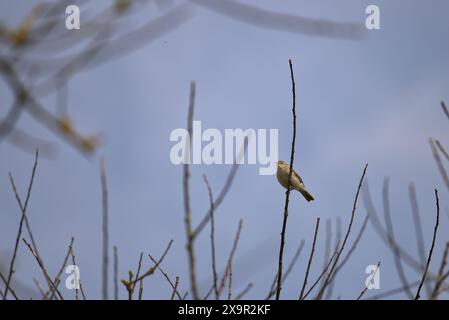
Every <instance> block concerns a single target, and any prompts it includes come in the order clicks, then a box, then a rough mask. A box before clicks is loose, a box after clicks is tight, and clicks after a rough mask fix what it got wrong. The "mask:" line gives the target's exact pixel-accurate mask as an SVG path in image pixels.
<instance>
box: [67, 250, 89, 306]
mask: <svg viewBox="0 0 449 320" xmlns="http://www.w3.org/2000/svg"><path fill="white" fill-rule="evenodd" d="M70 255H71V256H72V264H73V265H74V266H77V264H76V258H75V250H74V249H73V246H70ZM76 279H77V280H78V283H77V284H78V286H79V290H78V286H76V288H75V297H76V300H79V292H80V291H81V296H82V297H83V300H86V295H85V294H84V290H83V284H82V283H81V278H78V275H77V277H76Z"/></svg>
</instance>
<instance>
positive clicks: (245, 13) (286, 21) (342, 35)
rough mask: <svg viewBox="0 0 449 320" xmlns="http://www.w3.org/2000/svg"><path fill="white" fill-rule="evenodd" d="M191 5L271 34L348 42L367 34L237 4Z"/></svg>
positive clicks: (210, 0)
mask: <svg viewBox="0 0 449 320" xmlns="http://www.w3.org/2000/svg"><path fill="white" fill-rule="evenodd" d="M189 1H190V2H192V3H194V4H196V5H198V6H200V7H202V8H205V9H208V10H211V11H213V12H215V13H218V14H221V15H223V16H226V17H228V18H231V19H235V20H238V21H241V22H245V23H249V24H251V25H254V26H258V27H262V28H267V29H272V30H281V31H288V32H294V33H300V34H305V35H308V36H318V37H329V38H337V39H348V40H357V39H361V38H362V37H363V36H364V34H365V33H364V29H363V25H362V24H361V23H345V22H332V21H329V20H323V19H312V18H306V17H300V16H295V15H290V14H283V13H275V12H272V11H268V10H264V9H260V8H257V7H255V6H252V5H248V4H243V3H240V2H237V1H234V0H227V1H220V0H189Z"/></svg>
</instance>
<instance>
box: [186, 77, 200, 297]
mask: <svg viewBox="0 0 449 320" xmlns="http://www.w3.org/2000/svg"><path fill="white" fill-rule="evenodd" d="M195 89H196V85H195V82H194V81H192V82H191V83H190V98H189V111H188V115H187V131H188V133H189V139H188V140H187V142H186V144H188V146H186V148H185V150H186V155H188V158H187V159H184V174H183V195H184V222H185V229H186V236H187V255H188V259H189V274H190V288H191V291H192V296H193V299H194V300H198V299H199V293H198V287H197V283H196V268H195V251H194V246H193V240H194V239H193V232H192V220H191V211H190V189H189V178H190V172H189V162H190V153H191V152H190V150H191V146H190V139H191V138H192V133H193V111H194V108H195V91H196V90H195Z"/></svg>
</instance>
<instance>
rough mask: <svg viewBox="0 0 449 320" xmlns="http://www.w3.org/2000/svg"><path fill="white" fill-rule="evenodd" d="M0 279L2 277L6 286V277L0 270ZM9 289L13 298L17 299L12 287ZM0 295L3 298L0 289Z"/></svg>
mask: <svg viewBox="0 0 449 320" xmlns="http://www.w3.org/2000/svg"><path fill="white" fill-rule="evenodd" d="M0 279H2V282H3V284H4V285H5V286H6V278H5V276H4V275H3V274H2V273H1V272H0ZM9 291H10V292H11V294H12V296H13V297H14V299H16V300H19V297H18V296H17V295H16V292H15V291H14V290H13V288H9ZM0 296H1V297H2V298H3V297H4V295H3V292H1V290H0Z"/></svg>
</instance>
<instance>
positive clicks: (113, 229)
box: [0, 0, 449, 299]
mask: <svg viewBox="0 0 449 320" xmlns="http://www.w3.org/2000/svg"><path fill="white" fill-rule="evenodd" d="M35 2H36V1H34V2H33V1H26V2H25V1H20V2H14V3H15V5H14V6H11V3H12V1H6V0H3V1H1V2H0V20H1V21H2V22H4V23H5V24H7V25H14V24H16V23H17V22H18V21H20V19H21V18H22V17H24V16H25V15H26V13H27V12H28V10H29V9H30V8H31V7H32V3H35ZM175 2H176V1H175ZM242 2H243V1H242ZM244 2H245V3H248V2H249V1H244ZM369 4H376V5H378V6H379V7H380V10H381V29H380V30H376V31H368V32H367V36H366V37H365V38H364V39H362V40H359V41H352V40H337V39H329V38H323V37H310V36H306V35H302V34H296V33H290V32H283V31H278V30H270V29H264V28H260V27H257V26H253V25H250V24H246V23H244V22H241V21H237V20H234V19H230V18H228V17H224V16H221V15H218V14H216V13H213V12H211V11H209V10H205V9H203V8H199V7H196V6H194V5H192V10H193V11H192V12H193V15H192V17H191V18H190V19H189V20H188V21H187V22H185V23H184V24H182V25H181V26H180V27H179V28H177V29H175V30H173V31H172V32H170V33H168V34H166V35H164V36H163V37H161V38H158V39H156V40H155V41H153V42H151V43H149V44H148V45H146V46H144V47H142V48H141V49H139V50H137V51H135V52H133V53H131V54H129V55H126V56H124V57H122V58H120V59H117V60H113V61H109V62H106V63H104V64H102V65H100V66H98V67H96V68H94V69H91V70H88V71H86V72H82V73H80V74H79V75H77V76H76V77H75V78H74V79H73V80H72V81H71V82H70V83H69V86H68V96H69V104H68V109H69V112H70V115H71V116H72V118H73V120H74V121H75V123H76V125H77V127H78V128H79V130H80V131H81V132H86V133H90V132H100V133H101V134H102V135H103V136H104V137H105V144H104V145H103V146H102V147H101V148H100V150H99V151H98V153H97V155H95V156H94V157H92V158H86V157H84V156H82V155H80V154H79V153H78V152H77V151H76V150H74V149H72V148H71V147H70V146H68V145H66V144H64V143H63V142H62V141H61V140H60V139H59V138H58V137H55V136H54V135H53V134H52V133H50V132H48V131H47V130H46V129H44V128H42V127H41V126H40V125H39V124H37V123H36V122H35V121H34V120H33V119H32V118H30V117H29V116H28V115H24V116H23V117H22V118H21V120H20V122H19V126H20V127H21V128H24V129H26V130H27V132H32V133H33V134H35V135H36V136H38V137H40V138H44V139H47V140H49V141H52V142H54V143H55V145H56V146H57V147H58V154H57V157H56V158H55V159H52V160H46V159H44V158H42V159H41V160H40V163H39V167H38V174H37V177H36V182H35V186H34V189H33V194H32V198H31V202H30V207H29V219H30V222H31V225H32V226H33V230H34V233H35V237H36V239H37V242H38V245H39V247H40V251H41V254H42V256H43V257H44V259H45V261H46V263H47V264H48V266H49V269H50V270H52V271H53V272H56V270H57V268H58V267H59V265H60V264H61V262H62V259H63V257H64V255H65V252H66V249H67V245H68V241H69V238H70V236H72V235H73V236H75V249H76V254H77V260H78V264H79V266H80V269H81V277H82V281H83V282H84V283H85V288H86V292H87V295H88V296H89V297H100V292H101V281H100V279H101V277H100V274H101V190H100V179H99V159H100V156H104V158H105V162H106V171H107V177H108V185H109V200H110V237H111V239H110V242H111V245H112V244H113V245H117V246H118V250H119V258H120V276H121V277H122V278H123V277H125V276H126V272H127V270H129V269H130V268H132V269H133V270H135V268H136V266H137V261H138V256H139V254H140V252H142V251H143V252H144V253H151V254H152V255H159V254H160V253H161V252H162V251H163V249H164V248H165V246H166V244H167V242H168V241H169V240H170V239H173V240H174V244H173V247H172V250H171V251H170V253H169V255H168V256H167V258H166V260H165V261H164V264H163V266H164V268H165V269H166V271H167V272H168V274H170V275H171V276H172V277H173V278H174V277H175V276H180V278H181V282H180V286H181V288H182V291H185V290H187V289H188V280H187V279H188V276H187V256H186V252H185V249H184V246H185V235H184V224H183V203H182V184H181V179H182V168H181V167H180V166H174V165H173V164H171V162H170V159H169V153H170V149H171V147H172V146H173V143H172V142H170V140H169V136H170V132H171V131H172V130H173V129H176V128H183V127H185V125H186V117H187V104H188V95H189V83H190V81H191V80H195V81H196V84H197V99H196V109H195V116H194V119H195V120H201V121H202V125H203V127H204V128H217V129H219V130H224V129H226V128H243V129H246V128H254V129H259V128H261V129H270V128H275V129H278V130H279V157H280V159H285V160H287V159H288V158H289V151H290V143H291V84H290V74H289V67H288V59H292V61H293V63H294V69H295V77H296V85H297V109H298V110H297V112H298V120H297V121H298V133H297V145H296V148H297V149H296V150H297V153H296V158H295V167H296V168H297V169H298V171H299V172H300V174H301V176H302V178H303V179H304V181H305V183H306V185H307V187H308V189H310V192H311V193H312V194H313V195H314V196H315V198H316V201H314V202H312V203H306V202H305V201H304V200H303V199H302V198H301V197H299V196H298V195H297V194H294V195H293V196H292V200H291V203H290V216H289V225H288V229H287V247H286V258H287V260H289V258H290V257H291V255H292V254H293V253H294V251H295V250H296V247H297V246H298V244H299V242H300V240H301V239H305V240H306V245H305V251H304V252H303V255H302V257H301V259H300V262H299V264H298V265H297V267H296V268H295V269H294V271H293V272H292V274H291V276H290V278H289V279H288V281H287V284H286V285H285V287H284V291H283V297H284V298H295V297H297V295H298V293H299V288H300V285H301V284H302V280H303V275H304V270H305V268H306V256H307V255H308V253H309V251H310V246H311V242H312V235H313V229H314V223H315V219H316V217H320V218H321V219H322V224H321V236H320V237H319V240H318V247H319V248H318V250H317V255H316V260H315V261H314V266H315V267H314V268H313V269H312V270H313V271H312V276H313V277H316V275H317V274H319V272H320V270H321V266H322V264H323V261H322V258H323V248H324V230H325V220H326V219H332V224H333V228H334V227H335V221H336V219H337V217H340V218H341V220H342V223H343V228H344V229H343V230H345V229H346V225H347V222H348V220H349V217H350V213H351V208H352V202H353V198H354V194H355V190H356V187H357V183H358V180H359V178H360V175H361V173H362V170H363V167H364V165H365V163H369V168H368V174H367V180H368V181H369V185H370V189H371V192H372V194H373V198H374V202H375V204H376V206H377V209H378V211H379V213H381V209H382V207H381V205H382V202H381V201H382V199H381V190H382V181H383V179H384V177H385V176H388V177H390V182H391V207H392V215H393V220H394V224H395V227H396V229H395V231H396V234H397V239H398V241H399V242H400V243H401V244H403V245H404V247H405V248H406V249H407V250H408V251H409V252H410V253H412V254H414V255H415V256H416V252H417V251H416V245H415V235H414V226H413V223H412V215H411V210H410V204H409V201H408V194H407V186H408V184H409V183H410V182H414V183H415V184H416V187H417V192H418V201H419V204H420V209H421V215H422V220H423V227H424V231H425V236H426V238H425V239H426V248H428V246H429V245H430V239H431V235H432V230H433V224H434V219H435V205H434V194H433V189H434V188H438V189H439V190H440V192H441V203H442V208H446V207H447V204H448V202H447V196H448V194H447V190H446V189H445V187H444V185H443V184H442V180H441V178H440V176H439V174H438V171H437V168H436V165H435V163H434V161H433V159H432V155H431V152H430V148H429V144H428V138H429V137H430V136H432V137H436V138H438V139H440V140H441V142H442V143H443V144H447V143H449V140H448V139H446V138H445V137H446V136H447V132H449V122H448V120H447V119H446V118H445V117H444V114H443V113H442V111H441V110H440V107H439V103H440V101H441V100H446V101H447V100H448V85H447V84H448V83H449V82H448V80H449V79H448V78H449V60H448V59H447V57H448V56H449V42H448V39H449V37H448V30H449V21H448V20H447V11H448V10H449V4H448V3H447V2H445V1H433V2H432V5H430V4H429V3H427V2H425V1H399V0H397V1H346V0H342V1H338V2H337V1H330V0H329V1H294V0H288V1H283V2H281V3H279V1H271V0H264V1H259V2H258V4H257V5H258V6H260V7H261V8H265V9H269V10H273V11H276V12H282V13H290V14H296V15H301V16H307V17H317V18H326V19H331V20H334V21H352V22H358V23H361V24H362V25H363V23H364V19H365V13H364V12H365V7H366V6H367V5H369ZM147 7H149V8H152V9H151V10H153V11H152V13H151V14H153V15H158V14H160V13H161V12H160V11H156V7H155V6H151V5H150V6H147ZM140 15H141V17H140V19H142V16H143V17H144V16H145V14H143V15H142V13H140ZM63 17H64V16H63V15H62V18H61V19H62V20H61V28H62V27H63V25H64V24H63ZM136 19H139V18H136ZM82 28H83V24H82V22H81V29H82ZM67 32H69V31H67ZM0 52H1V51H0ZM54 101H55V99H54V97H47V98H45V99H43V100H42V102H43V103H45V104H46V106H47V108H48V109H49V110H55V109H54V108H55V105H54V104H55V102H54ZM10 103H11V95H10V93H9V92H8V90H7V87H6V85H5V83H4V82H0V104H1V107H0V115H1V116H3V115H4V114H5V113H6V109H7V108H5V107H4V106H8V105H9V104H10ZM0 159H1V161H0V190H1V191H0V203H1V211H2V217H1V221H2V223H1V224H0V250H1V252H3V253H2V256H1V259H2V260H1V261H2V266H4V265H5V264H6V263H8V262H9V257H10V254H11V250H12V246H13V241H14V240H13V239H14V237H15V234H16V232H17V226H18V221H19V211H18V208H17V205H16V203H15V199H14V196H13V193H12V191H11V190H10V186H9V180H8V172H9V171H11V172H12V174H13V175H14V177H15V178H16V180H17V183H18V185H19V190H22V192H25V188H26V183H27V179H28V176H29V173H30V170H31V166H32V161H33V158H32V156H30V154H28V153H26V152H23V151H21V150H18V149H17V148H15V147H14V146H11V145H10V144H8V143H6V142H5V141H1V143H0ZM229 169H230V166H229V165H214V166H205V165H197V166H193V167H192V178H191V188H192V191H191V196H192V199H191V202H192V212H193V213H192V214H193V220H194V224H196V223H197V222H198V221H199V220H200V219H201V218H202V217H203V214H204V213H205V212H206V210H207V208H208V205H209V203H208V195H207V189H206V187H205V185H204V183H203V179H202V174H206V175H207V176H208V178H209V181H210V183H211V186H212V189H213V192H214V195H217V194H218V192H219V190H220V189H221V186H222V185H223V183H224V180H225V178H226V175H227V173H228V171H229ZM258 170H259V166H258V165H243V166H241V168H240V169H239V172H238V174H237V176H236V178H235V181H234V184H233V187H232V189H231V191H230V192H229V194H228V196H227V198H226V200H225V201H224V203H223V204H222V205H221V206H220V208H219V209H218V211H217V218H216V220H217V221H216V224H217V230H216V232H217V235H216V236H217V239H216V241H217V252H218V264H219V266H224V264H225V261H226V257H227V254H228V252H229V250H230V247H231V245H232V240H233V237H234V233H235V230H236V228H237V224H238V220H239V219H240V218H242V219H243V220H244V222H243V231H242V236H241V239H240V243H239V248H238V252H237V255H236V260H235V266H234V277H235V280H234V285H235V292H238V291H240V290H242V289H243V288H244V287H245V285H246V284H247V283H248V282H253V283H254V287H253V289H252V290H251V292H250V293H249V294H248V298H264V297H265V295H266V293H267V291H268V289H269V286H270V284H271V281H272V278H273V276H274V273H275V272H276V263H277V255H278V249H279V248H278V246H279V233H280V229H281V223H282V214H283V204H284V192H283V190H282V188H281V187H280V186H279V184H278V182H277V181H276V178H275V177H274V176H260V175H259V174H258ZM365 214H366V210H365V209H364V206H363V204H362V202H360V203H359V206H358V210H357V216H356V222H355V230H358V228H359V227H360V225H361V222H362V220H363V218H364V216H365ZM447 227H448V220H447V217H446V216H445V213H444V212H443V214H442V217H441V226H440V228H441V229H440V230H441V233H440V234H439V237H438V238H437V248H438V250H436V256H435V258H436V260H435V262H437V261H438V262H439V261H440V259H441V254H442V248H443V246H444V242H445V241H447V239H445V237H444V232H443V230H444V229H445V228H447ZM205 231H206V232H204V233H203V234H202V235H201V237H200V238H199V239H198V242H197V246H196V250H197V253H198V255H197V259H198V275H199V280H200V284H201V287H200V290H201V292H203V293H204V292H205V291H207V289H208V285H207V283H208V281H210V279H211V269H210V254H209V253H210V248H209V238H208V234H209V230H208V229H206V230H205ZM334 234H335V231H334ZM353 239H354V234H352V237H351V238H350V240H353ZM350 243H352V241H351V242H350ZM25 249H26V248H25V247H24V246H21V247H20V252H19V259H18V264H17V273H16V274H15V278H16V279H19V280H20V281H21V283H23V284H24V285H27V286H29V287H31V288H34V284H33V282H32V278H33V277H34V276H40V274H39V270H38V268H37V266H36V264H35V263H34V261H33V260H32V257H31V256H30V254H29V252H27V251H26V250H25ZM379 260H380V261H381V262H382V267H381V273H380V274H381V282H380V285H381V290H379V291H377V292H375V293H381V292H383V291H386V290H388V289H392V288H395V287H397V286H399V285H400V282H399V280H398V277H397V274H396V270H395V268H394V262H393V259H392V253H391V252H390V251H389V250H388V249H387V248H386V247H385V245H384V244H383V243H382V241H381V240H380V239H379V238H378V236H377V235H376V234H375V232H374V231H373V228H372V226H371V225H368V228H367V231H366V233H365V235H364V237H363V239H362V241H361V243H360V245H359V247H358V249H357V250H356V252H355V253H354V255H353V256H352V258H351V260H350V261H349V262H348V264H347V266H346V267H345V269H343V270H342V271H341V272H340V274H339V276H338V278H337V282H336V287H335V289H334V298H335V297H337V296H339V295H341V297H342V298H347V299H352V298H355V297H356V296H357V295H358V294H359V292H360V291H361V289H362V288H363V286H364V279H365V277H366V275H365V274H364V271H365V267H366V266H367V265H370V264H376V263H377V262H378V261H379ZM144 261H145V260H144ZM5 262H6V263H5ZM145 263H146V266H148V265H149V264H150V261H149V260H147V261H145ZM431 267H433V269H434V270H436V269H437V267H438V266H437V265H433V266H431ZM220 269H221V268H220ZM406 274H407V276H408V277H409V279H410V281H415V280H417V279H419V278H420V275H419V274H417V273H415V272H414V271H413V270H411V269H407V268H406ZM111 277H112V273H111ZM40 279H41V278H40ZM41 281H43V279H41ZM309 282H310V281H309ZM63 292H64V294H66V295H67V296H70V295H71V294H72V293H71V292H69V291H68V290H65V289H63ZM170 292H171V291H170V288H169V287H168V285H167V283H166V282H165V281H164V280H163V279H162V277H160V276H159V275H157V276H153V277H152V278H151V279H148V280H147V281H146V283H145V292H144V297H145V298H166V297H169V295H170ZM375 293H371V292H369V293H368V294H375ZM367 296H368V295H367ZM121 297H123V298H124V297H125V291H124V290H122V292H121ZM396 297H398V298H400V297H401V296H396Z"/></svg>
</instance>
